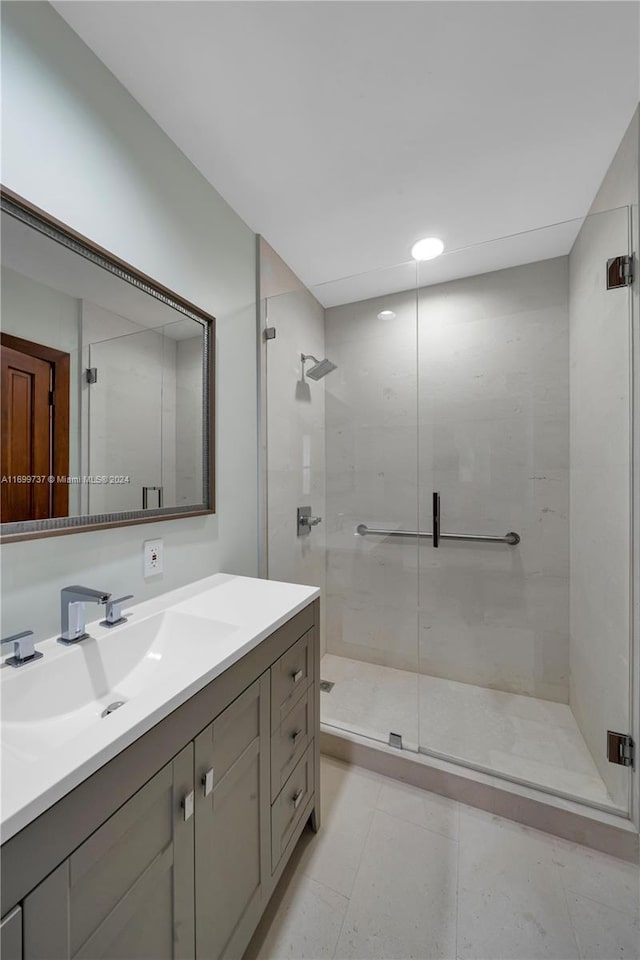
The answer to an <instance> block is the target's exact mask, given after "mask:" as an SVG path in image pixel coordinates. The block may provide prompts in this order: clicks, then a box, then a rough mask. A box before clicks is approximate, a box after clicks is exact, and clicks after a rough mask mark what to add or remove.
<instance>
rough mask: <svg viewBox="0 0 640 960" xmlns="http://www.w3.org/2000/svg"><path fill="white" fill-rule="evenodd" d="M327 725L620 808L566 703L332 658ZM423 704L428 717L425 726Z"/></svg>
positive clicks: (325, 700) (327, 672) (324, 711)
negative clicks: (399, 741)
mask: <svg viewBox="0 0 640 960" xmlns="http://www.w3.org/2000/svg"><path fill="white" fill-rule="evenodd" d="M320 672H321V675H322V679H323V680H332V681H334V683H335V686H334V688H333V690H332V691H331V693H323V694H322V696H321V701H322V703H321V718H322V722H323V723H328V724H331V725H333V726H338V727H343V728H344V727H346V728H347V729H348V730H351V731H352V732H354V733H358V734H361V735H362V736H369V737H375V738H376V739H383V740H385V741H386V740H387V739H388V736H389V731H393V732H394V733H401V734H402V736H403V741H404V743H405V745H406V746H408V747H409V749H415V748H416V746H417V742H418V724H419V728H420V741H419V742H420V744H421V746H423V747H426V748H427V749H429V750H433V751H435V752H437V753H441V754H444V755H445V756H451V757H455V758H458V759H462V760H466V761H467V762H469V763H474V764H477V765H478V766H480V767H482V768H484V769H486V770H488V771H490V772H491V771H495V772H496V773H502V774H507V775H508V776H513V777H517V778H518V779H520V780H524V781H526V782H529V783H533V784H535V785H540V786H544V787H549V788H551V789H553V790H558V791H561V792H562V793H564V794H567V795H569V796H572V797H577V798H579V799H586V800H591V801H595V802H596V803H599V804H604V805H606V806H610V807H612V806H613V803H612V800H611V798H610V796H609V794H608V792H607V788H606V787H605V785H604V782H603V780H602V778H601V777H600V774H599V773H598V770H597V768H596V765H595V763H594V762H593V759H592V757H591V754H590V753H589V750H588V748H587V745H586V744H585V742H584V740H583V738H582V734H581V733H580V731H579V730H578V725H577V724H576V721H575V719H574V717H573V714H572V712H571V710H570V708H569V707H568V706H567V705H566V704H563V703H554V702H552V701H550V700H538V699H536V698H535V697H526V696H521V695H519V694H512V693H504V692H502V691H501V690H489V689H488V688H486V687H477V686H474V685H473V684H470V683H457V682H456V681H453V680H443V679H440V678H439V677H429V676H424V675H421V674H416V673H411V672H409V671H407V670H395V669H393V668H392V667H381V666H378V665H377V664H374V663H364V662H362V661H360V660H349V659H347V658H346V657H337V656H335V655H334V654H326V655H325V656H324V657H323V658H322V666H321V670H320ZM418 698H419V700H420V710H419V714H420V715H419V718H418Z"/></svg>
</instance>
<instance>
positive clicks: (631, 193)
mask: <svg viewBox="0 0 640 960" xmlns="http://www.w3.org/2000/svg"><path fill="white" fill-rule="evenodd" d="M637 202H638V113H637V112H636V114H635V116H634V118H633V120H632V122H631V125H630V127H629V130H628V131H627V134H626V135H625V138H624V139H623V141H622V143H621V145H620V148H619V150H618V152H617V154H616V156H615V158H614V160H613V162H612V164H611V167H610V169H609V171H608V173H607V175H606V177H605V179H604V181H603V184H602V186H601V188H600V190H599V192H598V195H597V196H596V199H595V201H594V204H593V207H592V210H591V215H590V216H589V217H588V219H587V220H586V221H585V223H584V225H583V227H582V229H581V231H580V233H579V235H578V237H577V239H576V242H575V245H574V247H573V249H572V251H571V255H570V257H569V263H570V285H571V286H570V289H571V325H570V358H571V491H570V499H571V541H570V550H571V553H570V568H571V591H570V597H571V602H570V674H571V690H570V703H571V708H572V710H573V713H574V715H575V718H576V720H577V722H578V725H579V727H580V730H581V732H582V735H583V736H584V738H585V740H586V742H587V744H588V746H589V749H590V750H591V753H592V754H593V757H594V760H595V762H596V764H597V766H598V769H599V771H600V774H601V776H602V778H603V780H604V781H605V783H606V785H607V788H608V790H609V793H610V794H611V796H612V797H613V799H614V800H615V802H616V803H617V804H618V805H619V806H623V807H624V806H626V804H627V801H628V791H629V782H630V781H629V771H628V770H626V769H625V768H623V767H620V766H615V765H613V764H611V763H609V762H608V761H607V759H606V734H607V730H616V731H619V732H622V733H626V732H630V731H631V723H632V719H631V713H630V701H629V670H630V628H631V622H630V612H631V611H630V600H631V595H630V570H629V560H630V556H631V500H630V496H631V488H630V469H631V446H630V430H631V420H630V409H631V408H630V403H631V380H630V359H631V358H630V353H629V350H630V344H631V340H630V321H631V314H630V299H631V297H630V292H629V290H628V289H626V288H623V289H618V290H606V288H605V264H606V261H607V259H608V258H609V257H612V256H617V255H619V254H622V253H625V252H626V251H627V246H628V236H629V211H628V210H627V209H626V208H625V207H624V206H623V205H625V204H637ZM635 229H636V235H635V237H634V247H635V249H636V251H637V249H638V247H637V240H638V237H637V225H636V228H635ZM636 263H637V259H636ZM635 296H636V308H637V288H636V294H635ZM636 322H637V316H636Z"/></svg>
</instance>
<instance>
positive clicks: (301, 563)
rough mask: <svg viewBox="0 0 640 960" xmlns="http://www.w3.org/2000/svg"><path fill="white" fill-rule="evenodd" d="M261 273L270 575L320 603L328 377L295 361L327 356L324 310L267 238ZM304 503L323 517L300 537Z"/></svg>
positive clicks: (263, 250)
mask: <svg viewBox="0 0 640 960" xmlns="http://www.w3.org/2000/svg"><path fill="white" fill-rule="evenodd" d="M261 273H262V274H263V277H264V280H261V298H262V294H265V295H266V296H265V298H264V299H265V300H266V322H267V323H268V325H269V326H272V327H275V329H276V338H275V339H274V340H268V341H266V343H265V347H264V351H265V354H266V371H265V372H266V414H267V416H266V430H267V445H268V453H267V554H268V575H269V579H271V580H288V581H290V582H292V583H305V584H310V585H313V586H317V587H320V589H321V590H322V597H321V603H322V604H324V593H325V578H326V574H325V527H326V513H325V508H326V501H325V384H326V382H327V380H326V379H323V380H318V381H314V380H308V379H305V380H304V381H303V380H302V365H301V360H300V355H301V354H302V353H311V354H313V355H314V356H316V357H318V359H322V357H324V356H325V353H324V309H323V308H322V306H321V305H320V304H319V303H318V301H317V300H316V299H315V298H314V297H313V296H312V295H311V294H310V293H309V291H308V290H307V289H306V288H305V287H304V286H303V285H302V284H301V283H300V281H299V280H297V278H295V277H294V276H293V275H292V274H289V273H288V268H287V267H286V265H285V264H284V263H283V261H281V260H280V258H279V257H278V256H277V254H276V253H275V252H274V251H273V250H272V249H271V248H270V247H269V246H268V244H266V243H265V242H264V240H261ZM278 274H279V275H280V280H279V281H278V280H277V279H276V278H277V275H278ZM330 376H331V375H330ZM305 505H306V506H310V507H311V510H312V513H313V515H314V516H320V517H322V523H320V524H319V525H318V526H316V527H314V528H313V530H312V532H311V533H310V534H308V535H305V536H302V537H299V536H298V531H297V508H298V507H299V506H305ZM322 624H323V627H324V616H323V617H322ZM323 636H324V632H323Z"/></svg>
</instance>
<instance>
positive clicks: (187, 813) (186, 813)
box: [180, 790, 193, 820]
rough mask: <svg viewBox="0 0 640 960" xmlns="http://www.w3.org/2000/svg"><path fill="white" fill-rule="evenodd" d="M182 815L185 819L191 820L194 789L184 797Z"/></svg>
mask: <svg viewBox="0 0 640 960" xmlns="http://www.w3.org/2000/svg"><path fill="white" fill-rule="evenodd" d="M180 806H181V807H182V815H183V817H184V819H185V820H189V819H190V818H191V816H192V815H193V790H192V791H191V792H190V793H188V794H187V795H186V797H183V798H182V803H181V804H180Z"/></svg>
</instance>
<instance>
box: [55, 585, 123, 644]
mask: <svg viewBox="0 0 640 960" xmlns="http://www.w3.org/2000/svg"><path fill="white" fill-rule="evenodd" d="M110 596H111V594H110V593H104V591H102V590H92V589H91V587H81V586H78V584H72V585H71V586H70V587H63V588H62V590H61V591H60V622H61V627H60V636H59V637H58V643H78V642H79V641H80V640H86V638H87V637H88V636H89V634H88V633H86V632H85V624H86V613H85V609H84V605H85V603H107V601H108V600H109V598H110Z"/></svg>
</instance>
